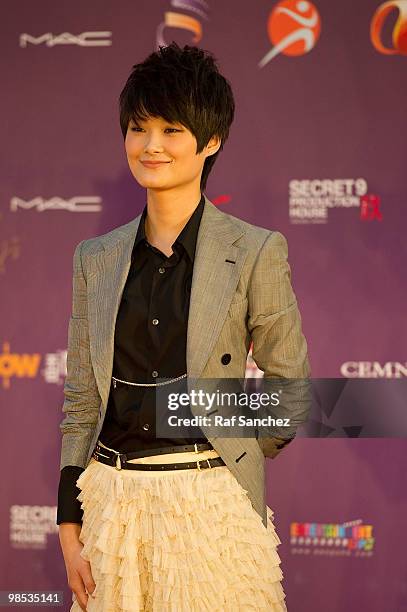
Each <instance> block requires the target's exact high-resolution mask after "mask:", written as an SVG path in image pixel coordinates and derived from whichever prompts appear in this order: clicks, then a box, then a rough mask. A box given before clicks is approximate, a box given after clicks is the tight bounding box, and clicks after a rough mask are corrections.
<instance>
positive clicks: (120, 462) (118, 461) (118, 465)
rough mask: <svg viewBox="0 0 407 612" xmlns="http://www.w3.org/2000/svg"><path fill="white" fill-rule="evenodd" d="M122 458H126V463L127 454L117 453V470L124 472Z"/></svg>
mask: <svg viewBox="0 0 407 612" xmlns="http://www.w3.org/2000/svg"><path fill="white" fill-rule="evenodd" d="M122 457H124V461H125V462H126V461H127V459H126V454H125V453H117V457H116V465H115V468H116V470H122V469H123V467H122Z"/></svg>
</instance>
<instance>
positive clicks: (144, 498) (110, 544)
mask: <svg viewBox="0 0 407 612" xmlns="http://www.w3.org/2000/svg"><path fill="white" fill-rule="evenodd" d="M77 486H78V488H79V489H80V490H81V491H80V494H79V495H78V498H77V499H78V500H79V501H80V502H81V506H82V508H83V511H84V515H83V523H82V529H81V533H80V540H81V542H82V543H83V548H82V551H81V556H82V557H83V558H84V559H85V560H87V561H89V562H90V565H91V571H92V575H93V579H94V581H95V584H96V588H95V590H94V595H95V598H92V597H89V598H88V604H87V611H88V612H118V611H127V612H141V611H143V612H203V611H205V610H208V611H209V610H210V611H211V612H236V611H242V612H243V611H244V612H249V611H253V610H256V611H265V612H266V611H267V612H286V610H287V609H286V606H285V601H284V599H285V594H284V591H283V588H282V585H281V580H282V578H283V574H282V571H281V568H280V563H281V561H280V557H279V555H278V553H277V550H276V549H277V546H278V545H279V544H280V543H281V541H280V539H279V537H278V535H277V533H276V531H275V528H274V525H273V511H272V510H271V509H270V508H269V507H268V506H267V528H266V527H265V526H264V524H263V522H262V520H261V517H260V516H259V514H258V513H257V512H256V511H255V510H254V509H253V506H252V504H251V502H250V499H249V498H248V496H247V492H246V491H245V490H244V489H243V488H242V487H241V485H240V484H239V482H238V481H237V480H236V478H235V477H234V476H233V474H232V473H231V472H230V470H229V468H228V467H227V466H220V467H216V468H212V469H205V470H201V471H199V470H180V471H177V472H175V471H167V472H144V471H138V470H137V471H136V470H134V471H133V470H120V471H118V470H116V469H115V468H113V467H111V466H107V465H104V464H102V463H98V462H97V461H95V460H94V459H93V458H92V459H91V461H90V463H89V465H88V466H87V468H86V469H85V470H84V471H83V472H82V473H81V475H80V477H79V478H78V480H77ZM80 610H81V608H80V606H79V604H78V603H77V601H76V600H75V601H74V603H73V604H72V607H71V609H70V612H80Z"/></svg>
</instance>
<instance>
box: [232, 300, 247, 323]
mask: <svg viewBox="0 0 407 612" xmlns="http://www.w3.org/2000/svg"><path fill="white" fill-rule="evenodd" d="M247 304H248V299H247V297H246V296H245V297H244V298H239V299H238V300H236V301H234V300H232V301H231V303H230V306H229V310H228V315H229V317H231V318H232V319H236V318H238V319H240V318H243V319H244V318H245V316H246V314H247Z"/></svg>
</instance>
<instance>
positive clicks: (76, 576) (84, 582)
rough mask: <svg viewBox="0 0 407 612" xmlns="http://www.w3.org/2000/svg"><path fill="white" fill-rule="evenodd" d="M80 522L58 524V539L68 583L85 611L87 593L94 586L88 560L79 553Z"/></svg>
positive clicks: (90, 592)
mask: <svg viewBox="0 0 407 612" xmlns="http://www.w3.org/2000/svg"><path fill="white" fill-rule="evenodd" d="M80 532H81V525H80V523H61V524H60V525H59V541H60V543H61V548H62V553H63V555H64V561H65V567H66V574H67V578H68V584H69V587H70V589H71V590H72V592H73V593H74V594H75V597H76V599H77V601H78V604H79V605H80V607H81V609H82V610H85V611H86V606H87V603H88V593H89V594H90V595H91V596H92V597H93V595H92V593H93V591H94V590H95V588H96V585H95V582H94V580H93V577H92V572H91V568H90V563H89V561H86V560H85V559H83V558H82V557H81V555H80V553H81V551H82V548H83V544H82V542H81V541H80V540H79V535H80Z"/></svg>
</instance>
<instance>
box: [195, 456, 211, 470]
mask: <svg viewBox="0 0 407 612" xmlns="http://www.w3.org/2000/svg"><path fill="white" fill-rule="evenodd" d="M201 461H206V462H207V464H208V467H210V468H211V469H212V466H211V462H210V461H209V459H197V462H196V467H197V468H198V470H202V468H201V466H200V462H201Z"/></svg>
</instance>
